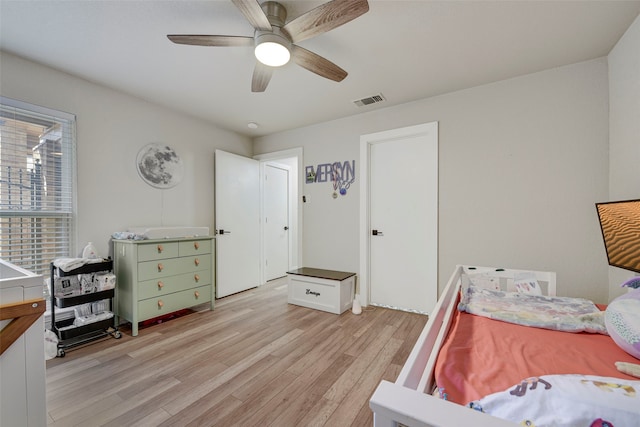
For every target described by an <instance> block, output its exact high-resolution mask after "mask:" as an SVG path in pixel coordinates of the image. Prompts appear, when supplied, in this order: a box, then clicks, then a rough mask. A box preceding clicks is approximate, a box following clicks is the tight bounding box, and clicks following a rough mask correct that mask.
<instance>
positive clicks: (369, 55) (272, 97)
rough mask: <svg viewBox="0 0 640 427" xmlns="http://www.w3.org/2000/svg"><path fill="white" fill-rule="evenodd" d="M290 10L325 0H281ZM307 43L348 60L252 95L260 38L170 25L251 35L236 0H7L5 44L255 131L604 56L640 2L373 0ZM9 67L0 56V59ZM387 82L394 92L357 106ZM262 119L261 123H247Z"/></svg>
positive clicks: (279, 74)
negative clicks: (230, 40) (325, 72)
mask: <svg viewBox="0 0 640 427" xmlns="http://www.w3.org/2000/svg"><path fill="white" fill-rule="evenodd" d="M281 3H282V4H284V5H285V6H286V8H287V10H288V13H289V18H288V20H289V19H293V18H295V17H297V16H299V15H301V14H302V13H304V12H306V11H307V10H310V9H312V8H313V7H315V6H318V5H320V4H322V3H323V1H315V0H304V1H300V0H299V1H291V0H283V1H281ZM369 5H370V10H369V11H368V12H367V13H365V14H364V15H362V16H361V17H359V18H357V19H356V20H354V21H351V22H349V23H347V24H345V25H343V26H342V27H339V28H337V29H335V30H333V31H330V32H328V33H325V34H322V35H320V36H317V37H315V38H312V39H309V40H305V41H303V42H301V43H300V45H301V46H302V47H305V48H307V49H309V50H312V51H313V52H315V53H317V54H319V55H322V56H324V57H326V58H327V59H329V60H330V61H332V62H334V63H336V64H337V65H339V66H340V67H342V68H344V69H345V70H346V71H348V72H349V75H348V76H347V78H346V79H345V80H343V81H342V82H340V83H336V82H333V81H330V80H326V79H324V78H322V77H319V76H317V75H315V74H313V73H310V72H309V71H307V70H305V69H303V68H300V67H298V66H297V65H295V64H294V63H289V64H287V65H285V66H284V67H281V68H279V69H277V70H276V72H275V73H274V75H273V78H272V79H271V82H270V84H269V86H268V87H267V90H266V92H264V93H252V92H251V89H250V86H251V76H252V73H253V66H254V63H255V59H254V57H253V51H252V49H251V48H241V47H200V46H181V45H176V44H173V43H171V42H170V41H169V40H168V39H167V38H166V37H165V36H166V34H180V33H183V34H223V35H244V36H252V35H253V29H252V27H251V26H250V24H249V23H248V22H247V21H246V20H245V18H244V16H243V15H242V14H241V13H240V11H239V10H238V9H236V8H235V6H234V5H233V4H232V3H231V1H230V0H216V1H202V0H200V1H192V0H175V1H166V0H165V1H151V0H140V1H137V0H109V1H107V0H102V1H100V0H94V1H86V0H82V1H74V0H46V1H24V0H0V49H2V50H4V51H7V52H11V53H14V54H17V55H20V56H22V57H24V58H27V59H30V60H33V61H36V62H40V63H43V64H46V65H48V66H51V67H53V68H57V69H60V70H63V71H66V72H68V73H71V74H74V75H77V76H80V77H82V78H84V79H87V80H90V81H93V82H96V83H100V84H103V85H105V86H109V87H112V88H114V89H118V90H121V91H124V92H127V93H130V94H132V95H135V96H138V97H140V98H143V99H146V100H149V101H152V102H156V103H158V104H162V105H165V106H169V107H172V108H175V109H177V110H180V111H183V112H185V113H188V114H191V115H194V116H197V117H200V118H203V119H205V120H208V121H210V122H213V123H215V124H216V125H218V126H220V127H223V128H226V129H230V130H233V131H236V132H239V133H242V134H245V135H248V136H251V137H255V136H260V135H266V134H270V133H274V132H279V131H283V130H286V129H292V128H296V127H300V126H306V125H309V124H313V123H318V122H323V121H327V120H331V119H335V118H339V117H344V116H348V115H353V114H358V113H361V112H365V111H370V110H372V109H376V108H383V107H388V106H391V105H396V104H402V103H405V102H409V101H413V100H417V99H421V98H426V97H430V96H434V95H438V94H442V93H447V92H452V91H456V90H460V89H464V88H468V87H472V86H477V85H481V84H486V83H490V82H494V81H498V80H503V79H507V78H511V77H515V76H519V75H523V74H527V73H532V72H536V71H540V70H544V69H549V68H553V67H558V66H562V65H566V64H571V63H576V62H581V61H586V60H590V59H593V58H598V57H602V56H605V55H607V54H608V53H609V51H610V50H611V48H612V47H613V46H614V45H615V43H616V42H617V41H618V40H619V38H620V37H621V36H622V35H623V34H624V32H625V30H626V29H627V28H628V27H629V25H630V24H631V23H632V22H633V21H634V19H635V18H636V16H638V14H639V13H640V1H591V0H588V1H587V0H582V1H580V0H578V1H559V0H552V1H526V0H516V1H479V0H476V1H428V0H423V1H397V0H369ZM0 72H1V64H0ZM378 93H382V94H383V95H384V97H385V98H386V99H387V101H386V102H383V103H379V104H375V105H371V106H367V107H357V106H355V104H354V103H353V101H354V100H356V99H360V98H364V97H368V96H370V95H375V94H378ZM250 121H254V122H256V123H258V124H259V125H260V126H259V128H258V129H255V130H253V129H249V128H247V123H248V122H250Z"/></svg>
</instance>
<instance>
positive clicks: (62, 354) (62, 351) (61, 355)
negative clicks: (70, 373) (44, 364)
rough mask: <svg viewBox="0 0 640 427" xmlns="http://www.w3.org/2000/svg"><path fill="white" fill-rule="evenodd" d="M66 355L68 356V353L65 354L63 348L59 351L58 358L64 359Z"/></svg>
mask: <svg viewBox="0 0 640 427" xmlns="http://www.w3.org/2000/svg"><path fill="white" fill-rule="evenodd" d="M65 354H67V353H65V351H64V349H62V348H59V349H58V357H64V356H65Z"/></svg>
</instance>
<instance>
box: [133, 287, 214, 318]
mask: <svg viewBox="0 0 640 427" xmlns="http://www.w3.org/2000/svg"><path fill="white" fill-rule="evenodd" d="M211 289H212V287H211V285H205V286H200V287H198V288H194V289H188V290H185V291H180V292H175V293H173V294H168V295H165V296H162V297H156V298H150V299H146V300H144V301H140V302H138V319H137V320H138V321H142V320H147V319H151V318H153V317H158V316H162V315H165V314H168V313H172V312H174V311H177V310H181V309H183V308H187V307H192V306H194V305H198V304H202V303H206V302H209V301H211Z"/></svg>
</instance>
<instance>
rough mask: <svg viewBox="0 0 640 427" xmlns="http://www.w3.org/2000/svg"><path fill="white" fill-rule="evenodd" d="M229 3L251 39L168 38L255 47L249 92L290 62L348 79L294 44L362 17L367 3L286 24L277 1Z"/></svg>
mask: <svg viewBox="0 0 640 427" xmlns="http://www.w3.org/2000/svg"><path fill="white" fill-rule="evenodd" d="M232 1H233V4H235V5H236V7H237V8H238V9H240V11H241V12H242V14H243V15H244V16H245V17H246V18H247V20H248V21H249V22H250V23H251V25H252V26H253V27H254V28H255V32H254V35H253V37H245V36H221V35H188V34H170V35H167V37H168V38H169V40H171V41H172V42H174V43H177V44H187V45H197V46H221V47H227V46H247V47H251V46H254V47H255V51H254V52H255V55H256V59H257V62H256V66H255V68H254V70H253V77H252V81H251V91H252V92H264V91H265V89H266V88H267V85H268V84H269V81H270V80H271V75H272V73H273V69H274V67H279V66H281V65H284V64H286V63H287V62H289V59H290V58H293V61H294V62H295V63H296V64H298V65H299V66H301V67H303V68H306V69H307V70H309V71H311V72H313V73H316V74H318V75H319V76H322V77H325V78H327V79H330V80H334V81H336V82H340V81H342V80H343V79H344V78H345V77H347V72H346V71H345V70H343V69H342V68H340V67H338V66H337V65H336V64H334V63H333V62H331V61H329V60H328V59H325V58H323V57H322V56H320V55H318V54H315V53H313V52H311V51H309V50H307V49H305V48H302V47H300V46H297V45H296V44H294V43H298V42H300V41H302V40H306V39H308V38H311V37H315V36H317V35H319V34H322V33H326V32H327V31H330V30H333V29H334V28H337V27H339V26H341V25H343V24H346V23H347V22H349V21H351V20H353V19H355V18H357V17H358V16H360V15H362V14H364V13H365V12H367V11H368V10H369V4H368V3H367V0H332V1H330V2H328V3H324V4H322V5H320V6H318V7H316V8H315V9H312V10H310V11H309V12H307V13H305V14H303V15H301V16H299V17H298V18H295V19H293V20H291V21H289V22H286V19H287V10H286V9H285V7H284V6H283V5H282V4H280V3H278V2H276V1H266V2H264V3H262V4H260V3H258V1H257V0H232Z"/></svg>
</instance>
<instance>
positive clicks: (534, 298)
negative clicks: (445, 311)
mask: <svg viewBox="0 0 640 427" xmlns="http://www.w3.org/2000/svg"><path fill="white" fill-rule="evenodd" d="M458 310H460V311H466V312H467V313H471V314H475V315H478V316H484V317H488V318H491V319H495V320H501V321H503V322H509V323H515V324H518V325H523V326H531V327H535V328H543V329H552V330H557V331H565V332H591V333H599V334H604V335H607V330H606V327H605V324H604V312H603V311H600V310H599V309H598V307H596V305H595V304H594V303H593V302H592V301H589V300H587V299H583V298H570V297H551V296H544V295H531V294H526V293H520V292H504V291H496V290H491V289H483V288H480V287H476V286H473V285H471V286H469V287H467V288H466V289H464V290H463V292H462V297H461V300H460V303H459V304H458Z"/></svg>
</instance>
